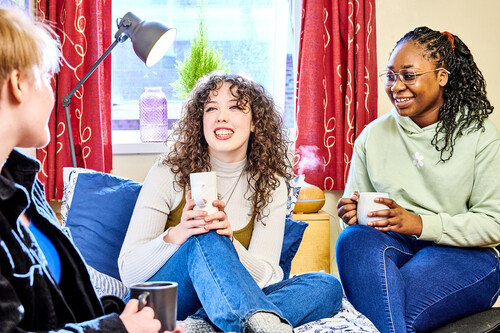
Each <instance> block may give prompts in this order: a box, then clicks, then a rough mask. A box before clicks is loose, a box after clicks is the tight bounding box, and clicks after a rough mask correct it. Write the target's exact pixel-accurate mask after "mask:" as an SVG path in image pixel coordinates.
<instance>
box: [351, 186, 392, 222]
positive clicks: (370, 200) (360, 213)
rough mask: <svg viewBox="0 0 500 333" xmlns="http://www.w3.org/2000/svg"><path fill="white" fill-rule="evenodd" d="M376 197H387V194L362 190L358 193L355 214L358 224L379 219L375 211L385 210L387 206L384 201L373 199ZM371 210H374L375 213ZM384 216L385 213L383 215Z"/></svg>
mask: <svg viewBox="0 0 500 333" xmlns="http://www.w3.org/2000/svg"><path fill="white" fill-rule="evenodd" d="M377 198H387V199H388V198H389V194H387V193H383V192H362V193H360V194H359V199H358V204H357V210H356V216H357V220H358V223H359V224H363V225H369V226H372V224H370V222H373V221H377V220H380V219H382V218H379V216H380V215H378V212H377V211H380V210H387V209H389V207H388V206H387V205H386V204H384V202H380V201H375V199H377ZM373 212H376V213H375V214H374V213H373ZM383 216H384V217H385V216H386V215H383Z"/></svg>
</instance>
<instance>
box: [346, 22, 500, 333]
mask: <svg viewBox="0 0 500 333" xmlns="http://www.w3.org/2000/svg"><path fill="white" fill-rule="evenodd" d="M381 77H382V79H383V80H384V83H385V89H386V92H387V95H388V96H389V99H390V100H391V102H392V104H393V105H394V109H393V110H392V111H391V112H390V113H388V114H386V115H384V116H382V117H380V118H379V119H377V120H375V121H373V122H372V123H371V124H369V125H368V126H367V127H366V128H365V129H364V131H363V132H362V133H361V134H360V136H359V137H358V138H357V139H356V143H355V150H354V155H353V159H352V164H351V169H350V172H349V177H348V181H347V184H346V189H345V192H344V198H342V199H340V201H339V203H338V214H339V216H340V217H341V219H342V221H343V223H342V224H343V226H347V227H346V228H345V229H344V230H343V231H342V232H341V234H340V236H339V239H338V241H337V260H338V261H337V263H338V267H339V273H340V277H341V280H342V283H343V285H344V288H345V292H346V296H347V297H348V299H349V300H350V301H351V303H352V304H353V305H354V306H355V307H356V308H357V309H358V310H360V311H361V312H363V313H364V314H365V315H366V316H367V317H368V318H369V319H370V320H372V322H373V323H374V324H375V326H377V328H378V329H379V330H380V331H381V332H382V333H386V332H428V331H431V330H433V329H435V328H437V327H440V326H442V325H444V324H446V323H448V322H452V321H454V320H456V319H458V318H460V317H464V316H467V315H469V314H473V313H475V312H480V311H482V310H486V309H488V308H490V307H491V306H492V305H493V304H494V303H495V301H496V299H497V298H498V294H499V291H500V269H499V259H498V252H497V251H496V249H495V246H497V245H498V244H500V133H499V131H498V129H497V128H496V127H495V125H494V124H493V123H492V122H491V121H489V120H488V119H487V118H488V115H489V114H490V113H491V112H492V111H493V107H492V106H491V104H490V102H489V101H488V99H487V97H486V91H485V86H486V84H485V80H484V78H483V75H482V74H481V72H480V70H479V69H478V67H477V66H476V63H475V62H474V59H473V57H472V54H471V52H470V50H469V49H468V48H467V46H466V45H465V44H464V43H463V42H462V40H461V39H460V38H458V37H457V36H455V35H452V34H451V33H449V32H439V31H435V30H432V29H429V28H427V27H419V28H416V29H415V30H413V31H410V32H408V33H407V34H406V35H405V36H403V38H401V39H400V40H399V41H398V42H397V44H396V47H395V48H394V50H393V51H392V53H391V56H390V58H389V62H388V64H387V70H386V71H385V72H384V73H382V74H381ZM373 191H376V192H386V193H388V194H389V196H390V198H391V199H385V198H377V199H375V201H376V202H379V203H383V204H385V205H387V206H388V209H382V210H377V211H373V212H371V213H369V216H371V217H378V218H379V220H378V221H374V222H370V223H368V226H366V225H358V224H357V217H356V208H357V203H356V200H357V199H358V197H359V192H373ZM353 193H354V194H353ZM361 276H362V278H360V277H361Z"/></svg>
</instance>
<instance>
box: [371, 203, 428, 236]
mask: <svg viewBox="0 0 500 333" xmlns="http://www.w3.org/2000/svg"><path fill="white" fill-rule="evenodd" d="M375 201H376V202H377V203H379V204H383V205H385V206H387V207H388V208H389V209H385V210H379V211H375V212H370V213H369V217H370V218H375V219H376V220H377V221H372V222H368V225H369V226H372V227H374V228H375V229H377V230H380V231H384V232H388V231H390V232H397V233H400V234H403V235H408V236H417V237H418V236H420V235H421V234H422V227H423V225H422V218H421V217H420V215H417V214H413V213H410V212H409V211H407V210H406V209H404V208H403V207H401V206H400V205H398V204H397V203H396V201H394V200H392V199H388V198H377V199H375Z"/></svg>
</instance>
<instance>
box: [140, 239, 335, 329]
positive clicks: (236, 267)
mask: <svg viewBox="0 0 500 333" xmlns="http://www.w3.org/2000/svg"><path fill="white" fill-rule="evenodd" d="M149 281H174V282H177V283H178V289H177V319H178V320H183V319H185V318H186V317H187V316H191V315H194V316H195V317H201V318H203V319H204V320H206V321H207V322H209V323H211V324H213V325H215V326H217V327H218V328H219V329H221V330H223V331H224V332H243V330H244V328H245V327H246V323H247V321H248V318H249V317H250V316H251V315H252V314H254V313H255V312H260V311H263V312H271V313H275V314H276V315H278V316H279V317H281V318H282V319H285V320H286V321H288V322H289V323H290V324H291V325H292V326H294V327H295V326H298V325H302V324H305V323H308V322H311V321H314V320H317V319H320V318H326V317H331V316H333V315H334V314H336V313H337V312H338V311H339V309H340V306H341V303H342V297H343V293H342V287H341V285H340V282H339V281H338V280H337V278H335V277H334V276H333V275H330V274H326V273H308V274H302V275H298V276H295V277H293V278H291V279H287V280H284V281H281V282H278V283H275V284H273V285H270V286H268V287H266V288H264V289H263V290H261V289H260V288H259V286H258V285H257V283H256V282H255V281H254V280H253V278H252V276H251V275H250V273H248V271H247V270H246V268H245V267H244V266H243V265H242V264H241V262H240V260H239V257H238V253H237V252H236V250H235V249H234V246H233V244H232V243H231V240H230V239H229V238H228V237H226V236H221V235H218V234H217V233H216V232H215V231H211V232H208V233H206V234H201V235H197V236H192V237H190V238H189V239H188V240H187V241H186V242H185V243H184V244H182V246H181V247H180V248H179V249H178V250H177V252H176V253H175V254H174V255H173V256H172V257H171V258H170V259H169V260H168V261H167V262H166V263H165V265H163V267H162V268H161V269H160V270H159V271H158V272H157V273H156V274H155V275H153V277H151V279H149Z"/></svg>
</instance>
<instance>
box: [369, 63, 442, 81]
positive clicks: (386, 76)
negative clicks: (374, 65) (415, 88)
mask: <svg viewBox="0 0 500 333" xmlns="http://www.w3.org/2000/svg"><path fill="white" fill-rule="evenodd" d="M439 70H444V71H445V72H446V73H448V74H450V72H449V71H448V70H446V69H445V68H442V67H440V68H436V69H431V70H430V71H425V72H415V71H414V70H413V69H400V70H399V72H398V73H394V72H393V71H391V70H388V71H385V72H382V73H380V74H379V75H378V76H379V77H380V78H381V79H382V82H383V83H384V84H385V85H386V86H393V85H394V84H396V81H397V80H398V77H399V79H400V80H401V82H402V83H403V84H404V85H407V86H409V85H412V84H415V81H417V76H420V75H423V74H427V73H431V72H435V71H439Z"/></svg>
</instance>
